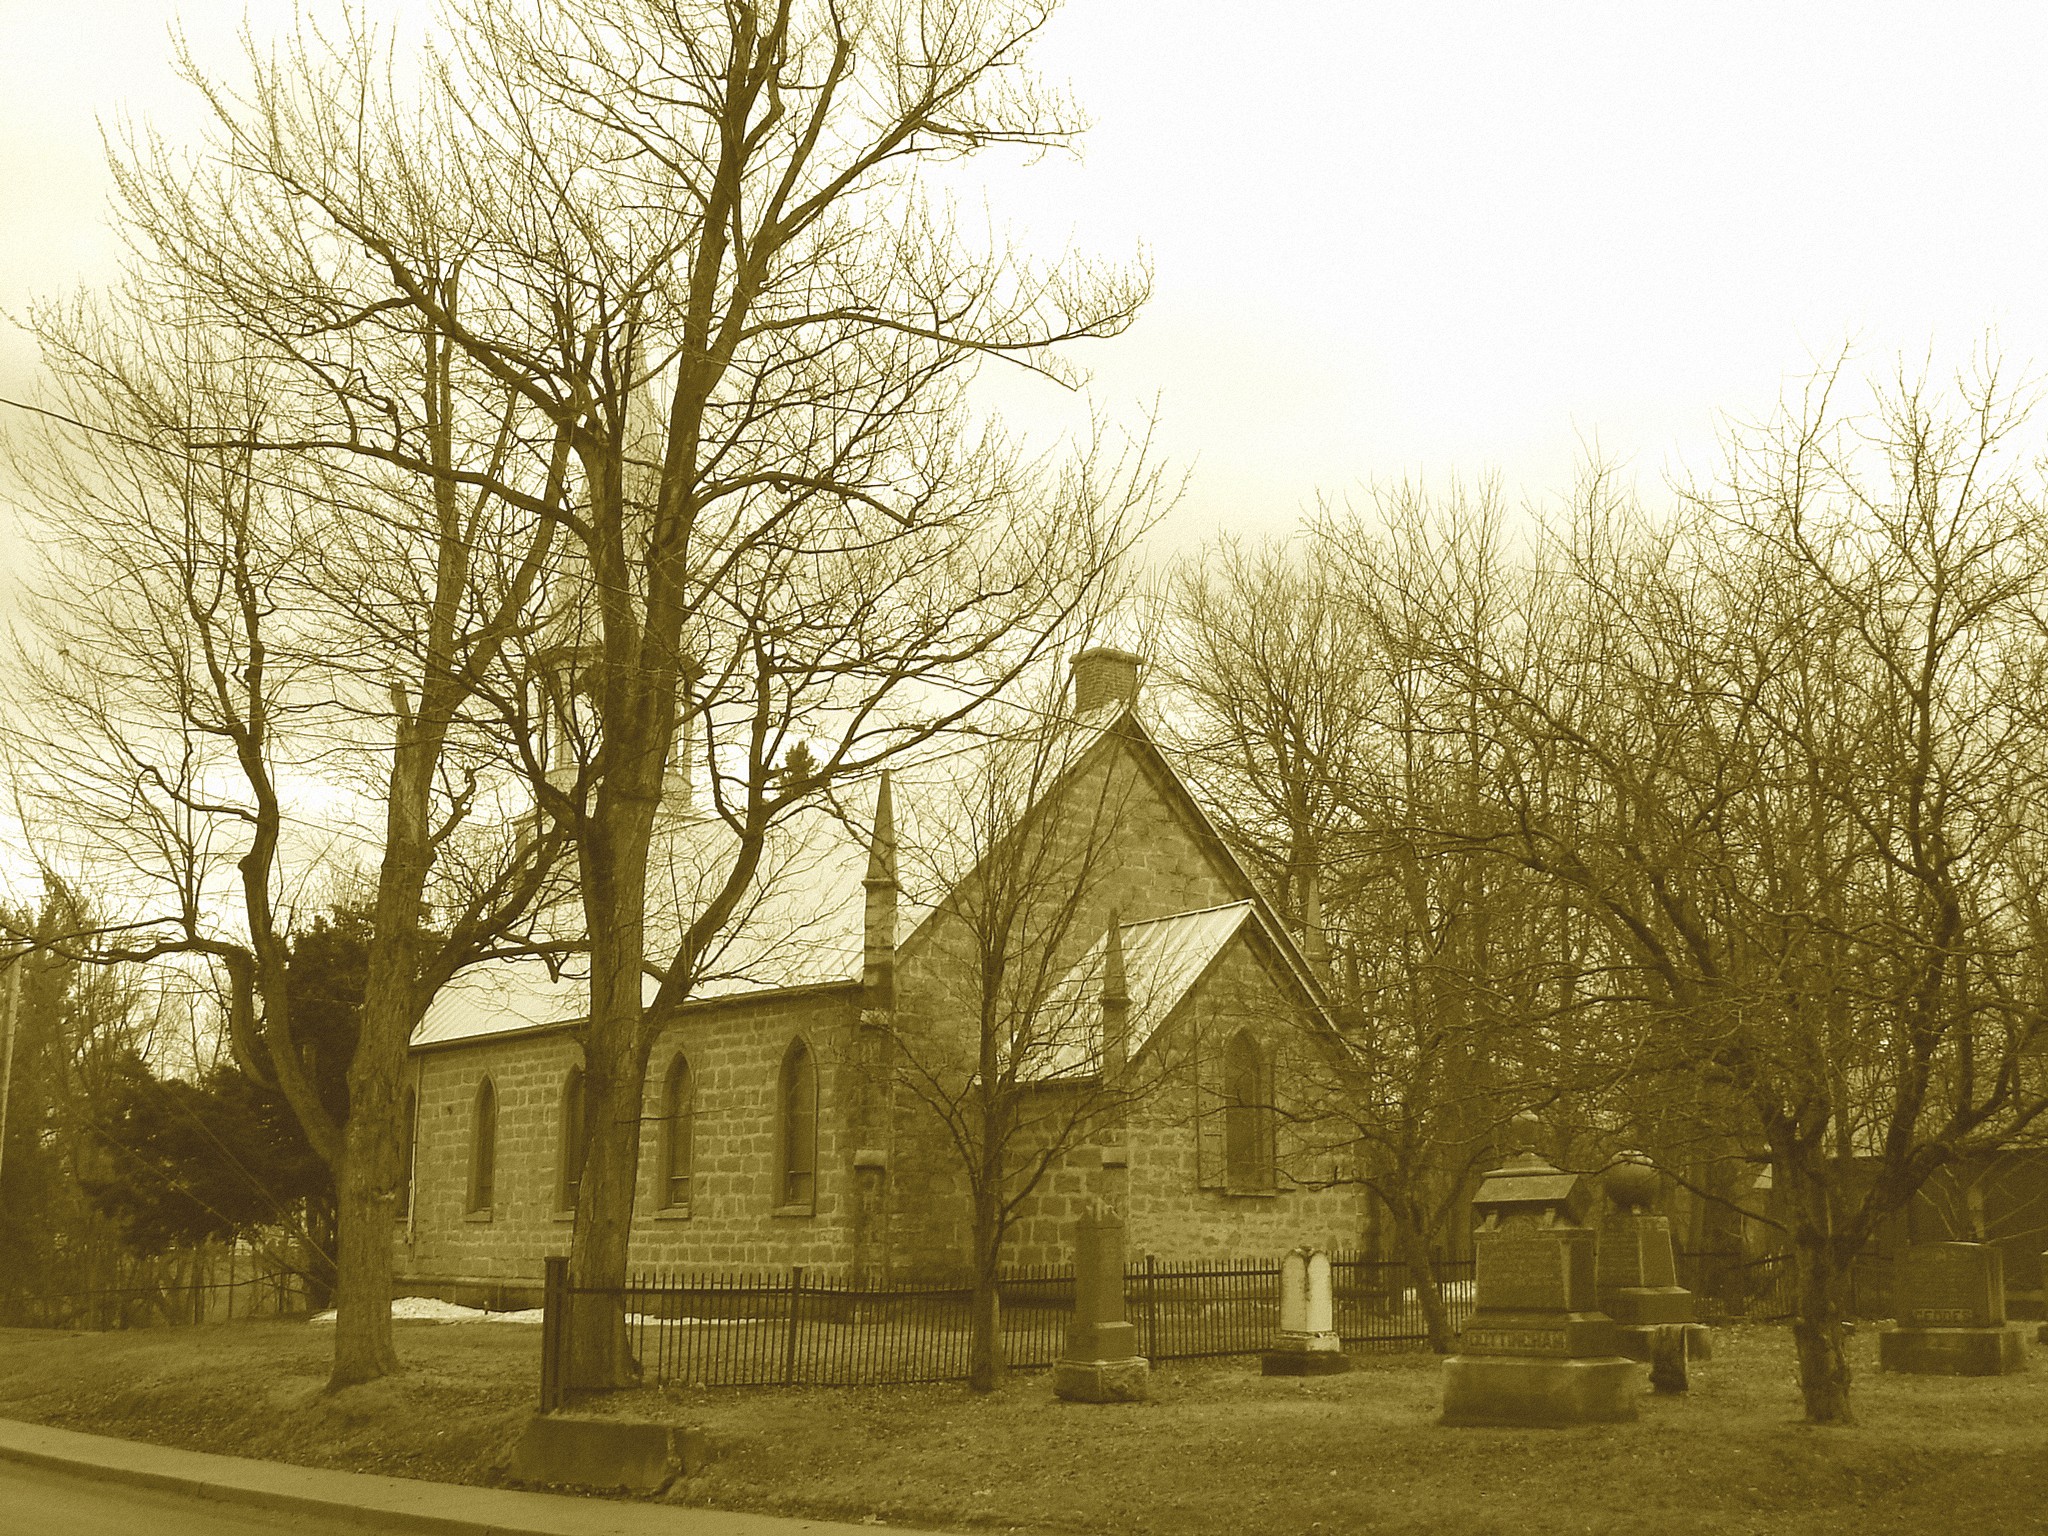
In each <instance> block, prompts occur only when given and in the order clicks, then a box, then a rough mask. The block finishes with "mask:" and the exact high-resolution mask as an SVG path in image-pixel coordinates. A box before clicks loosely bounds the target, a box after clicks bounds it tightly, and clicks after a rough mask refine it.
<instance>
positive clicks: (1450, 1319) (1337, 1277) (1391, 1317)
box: [1330, 1254, 1473, 1349]
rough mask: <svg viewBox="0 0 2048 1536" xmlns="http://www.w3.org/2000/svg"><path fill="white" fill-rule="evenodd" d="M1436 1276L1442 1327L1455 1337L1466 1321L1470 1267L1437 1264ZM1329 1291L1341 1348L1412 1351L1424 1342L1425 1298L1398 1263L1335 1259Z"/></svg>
mask: <svg viewBox="0 0 2048 1536" xmlns="http://www.w3.org/2000/svg"><path fill="white" fill-rule="evenodd" d="M1436 1274H1437V1294H1438V1296H1439V1298H1440V1299H1441V1304H1442V1307H1443V1312H1444V1322H1445V1325H1446V1326H1447V1327H1448V1329H1449V1330H1450V1332H1452V1333H1454V1334H1455V1333H1456V1332H1457V1331H1458V1330H1459V1329H1460V1328H1462V1327H1464V1326H1465V1321H1466V1319H1468V1318H1469V1317H1471V1315H1472V1306H1473V1280H1472V1261H1471V1260H1470V1259H1438V1260H1437V1261H1436ZM1330 1288H1331V1291H1332V1293H1333V1297H1332V1299H1333V1300H1334V1302H1335V1303H1336V1313H1337V1319H1336V1321H1337V1337H1338V1338H1340V1339H1342V1340H1343V1341H1344V1342H1345V1343H1346V1344H1347V1345H1352V1346H1361V1345H1362V1346H1364V1347H1366V1348H1369V1349H1412V1348H1414V1347H1415V1346H1416V1345H1418V1344H1427V1343H1428V1342H1429V1312H1428V1308H1427V1305H1426V1300H1427V1298H1426V1296H1425V1294H1424V1292H1423V1290H1422V1288H1421V1287H1419V1286H1418V1285H1417V1284H1416V1283H1415V1276H1414V1274H1413V1272H1412V1271H1410V1269H1409V1268H1408V1266H1407V1265H1406V1264H1405V1263H1403V1262H1402V1261H1400V1260H1398V1259H1369V1258H1365V1257H1362V1256H1358V1255H1346V1254H1340V1255H1338V1256H1336V1257H1335V1258H1332V1259H1331V1261H1330Z"/></svg>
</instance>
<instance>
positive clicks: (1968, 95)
mask: <svg viewBox="0 0 2048 1536" xmlns="http://www.w3.org/2000/svg"><path fill="white" fill-rule="evenodd" d="M303 4H304V8H305V10H306V11H307V13H308V14H311V15H315V16H317V15H320V14H322V13H323V11H324V10H327V9H330V8H331V7H330V5H329V0H303ZM364 5H365V8H366V9H368V10H369V11H371V12H372V13H384V12H386V11H391V12H395V11H396V10H397V9H398V6H397V4H396V0H364ZM245 9H246V11H247V13H248V15H249V18H250V22H251V25H252V26H253V27H254V28H255V29H256V30H257V31H258V32H259V33H270V32H274V31H276V30H278V29H280V28H282V27H283V26H285V25H286V24H288V23H289V20H290V12H291V8H290V6H288V5H277V4H270V3H266V0H254V3H252V4H249V5H247V6H246V7H245V6H244V5H243V3H242V0H183V3H181V4H179V5H176V6H168V5H163V4H158V3H153V0H75V3H73V4H70V5H56V4H51V3H49V0H35V3H29V0H0V311H6V312H8V313H18V312H19V311H20V309H21V308H22V306H23V305H24V303H25V302H26V301H27V299H28V298H29V297H30V296H31V295H51V294H58V293H62V292H63V291H65V290H67V289H69V288H70V287H72V286H74V285H76V284H78V283H80V282H82V281H92V280H94V279H96V278H101V277H103V276H105V275H106V273H107V272H108V270H109V267H110V263H111V259H112V253H113V250H114V240H113V237H112V236H111V234H110V233H109V232H108V230H107V228H106V223H105V219H106V206H105V200H106V186H107V179H106V176H105V173H104V171H103V169H102V165H101V150H100V139H99V126H98V125H99V124H100V123H103V122H111V121H113V120H114V119H115V118H116V117H118V116H119V115H120V114H122V113H128V114H132V115H134V116H137V117H140V118H146V119H148V120H151V121H153V122H155V123H157V124H159V125H161V126H162V127H163V128H164V129H166V130H167V131H168V132H170V133H171V134H172V135H173V136H174V137H176V136H180V135H189V134H190V133H191V131H192V128H193V125H194V124H195V123H196V120H197V116H196V112H195V110H194V108H193V105H192V103H191V102H190V101H189V99H188V98H187V94H186V93H185V91H184V90H183V88H182V87H180V86H179V85H178V84H177V83H176V82H175V80H174V79H173V77H172V72H171V68H170V62H169V53H170V49H169V45H168V41H167V29H168V27H169V25H170V24H171V22H172V20H173V18H174V17H181V18H182V20H183V23H184V26H185V28H186V30H187V32H188V33H189V35H190V36H191V37H192V39H193V41H194V43H195V45H196V47H197V49H198V51H199V53H200V54H201V56H202V57H203V58H211V59H214V60H217V61H219V63H220V64H221V65H222V67H224V68H227V67H232V65H233V63H234V60H235V52H234V47H233V35H234V31H235V27H236V25H237V23H238V22H239V21H240V19H241V17H242V16H243V14H244V11H245ZM415 9H417V7H415ZM1040 58H1041V62H1042V64H1043V66H1044V68H1045V70H1046V72H1047V73H1049V74H1051V75H1052V76H1054V77H1055V78H1062V79H1068V80H1070V81H1071V83H1072V85H1073V87H1074V89H1075V91H1076V92H1077V94H1078V95H1079V97H1080V98H1081V100H1082V101H1083V102H1084V103H1085V104H1086V105H1087V107H1088V109H1089V111H1090V112H1091V114H1092V115H1093V117H1094V119H1095V124H1096V126H1095V128H1094V130H1093V132H1092V133H1091V135H1090V137H1089V140H1088V149H1087V157H1086V160H1085V162H1084V163H1082V164H1078V165H1066V164H1054V165H1052V166H1049V167H1047V166H1041V167H1038V168H1036V169H1034V170H1032V171H1031V172H1029V173H1028V174H1024V175H1019V176H1016V177H1014V178H1012V177H1004V178H1003V179H1002V180H1001V182H1000V184H999V185H997V186H996V187H995V188H994V190H993V194H992V195H993V199H994V201H995V203H996V204H997V206H998V208H999V211H1001V212H1003V213H1005V214H1007V215H1008V216H1009V217H1011V218H1012V219H1013V220H1014V221H1015V222H1016V223H1017V224H1018V225H1019V226H1020V227H1021V228H1023V229H1024V230H1026V231H1027V232H1028V233H1029V235H1030V237H1031V238H1032V241H1033V243H1034V244H1057V243H1060V242H1062V241H1064V240H1066V239H1067V238H1069V237H1071V238H1072V240H1073V241H1074V242H1075V243H1076V244H1077V245H1078V246H1080V247H1081V248H1083V249H1087V250H1092V251H1097V252H1101V253H1103V254H1108V255H1122V254H1128V253H1130V252H1132V251H1134V250H1135V249H1137V247H1138V246H1139V244H1140V243H1141V242H1142V244H1143V245H1144V247H1145V248H1146V249H1147V250H1148V251H1149V253H1150V256H1151V259H1152V261H1153V263H1154V266H1155V268H1156V274H1157V288H1156V297H1155V298H1154V301H1153V304H1152V306H1151V308H1150V309H1149V311H1148V312H1147V313H1146V315H1145V317H1144V319H1143V320H1142V321H1141V323H1140V324H1139V325H1138V327H1137V328H1136V329H1135V330H1134V331H1133V332H1131V333H1130V334H1129V335H1128V336H1126V337H1125V338H1123V339H1120V340H1118V341H1116V342H1113V343H1110V344H1108V345H1106V346H1102V347H1099V348H1097V349H1095V350H1094V352H1093V353H1092V354H1091V360H1092V362H1093V364H1094V366H1095V369H1096V384H1095V393H1096V397H1097V399H1098V400H1099V401H1100V402H1101V403H1102V404H1103V405H1104V406H1105V407H1107V408H1108V409H1110V410H1111V411H1112V412H1114V413H1120V414H1123V415H1125V416H1129V415H1131V414H1132V413H1133V411H1134V409H1135V407H1136V406H1137V405H1139V404H1140V403H1143V402H1149V401H1152V400H1153V399H1155V398H1156V399H1157V401H1158V403H1159V409H1160V412H1161V420H1162V429H1163V435H1162V441H1163V446H1164V447H1165V449H1166V451H1167V453H1168V454H1169V455H1170V457H1171V458H1173V459H1174V460H1175V461H1176V462H1177V463H1179V464H1180V465H1182V466H1184V467H1189V468H1191V470H1192V480H1191V484H1190V489H1189V493H1188V496H1187V499H1186V502H1185V504H1184V506H1183V508H1182V510H1181V512H1180V513H1179V514H1178V516H1177V518H1176V521H1175V524H1174V526H1173V529H1172V530H1171V532H1172V533H1173V534H1174V535H1175V542H1176V543H1184V542H1185V541H1187V540H1189V539H1192V538H1195V537H1198V536H1200V535H1201V534H1203V533H1205V532H1207V531H1209V530H1212V529H1215V528H1229V529H1233V530H1237V531H1241V532H1246V533H1257V532H1261V531H1265V530H1280V529H1284V528H1285V527H1287V526H1288V525H1289V524H1290V523H1291V522H1292V521H1293V519H1294V518H1295V517H1296V516H1297V514H1298V513H1299V512H1300V511H1301V510H1302V509H1303V508H1304V507H1305V506H1308V505H1311V504H1312V503H1313V502H1314V500H1315V498H1316V497H1317V495H1318V494H1319V493H1324V494H1334V495H1342V494H1344V493H1345V492H1346V491H1347V490H1351V489H1354V488H1355V487H1357V486H1358V485H1359V484H1361V483H1362V482H1365V481H1368V480H1373V479H1384V478H1391V477H1398V476H1401V475H1403V474H1414V473H1424V474H1428V475H1431V476H1443V475H1447V474H1449V473H1453V472H1457V473H1462V474H1465V475H1467V476H1472V475H1477V474H1481V473H1484V472H1487V471H1498V472H1499V473H1500V474H1501V475H1502V476H1503V477H1504V478H1505V479H1506V481H1507V483H1508V485H1509V487H1510V489H1511V490H1512V491H1515V492H1518V493H1528V494H1541V493H1543V492H1546V491H1551V490H1555V489H1557V488H1559V487H1560V486H1561V485H1562V484H1563V483H1564V482H1565V481H1567V480H1568V478H1569V475H1570V469H1571V464H1572V461H1573V459H1574V456H1575V455H1576V454H1577V452H1578V451H1579V445H1580V444H1581V442H1582V441H1587V440H1592V439H1594V438H1597V439H1598V441H1599V442H1600V443H1601V445H1602V446H1603V447H1604V448H1605V449H1606V450H1607V451H1608V452H1609V453H1611V454H1620V455H1623V456H1625V457H1626V458H1627V459H1628V460H1629V461H1630V462H1631V463H1632V464H1633V465H1634V467H1635V470H1636V473H1637V476H1638V478H1639V480H1640V481H1641V482H1642V483H1644V484H1645V485H1646V486H1654V485H1655V484H1656V483H1657V482H1658V480H1659V479H1660V477H1661V476H1662V474H1663V473H1664V472H1665V471H1666V470H1667V469H1668V468H1670V467H1672V466H1673V465H1674V464H1676V463H1680V462H1684V463H1694V464H1701V465H1704V463H1705V462H1706V459H1707V457H1708V450H1709V447H1710V444H1711V441H1712V431H1713V422H1714V416H1715V413H1716V412H1717V410H1724V409H1732V410H1738V411H1755V410H1759V409H1762V408H1765V407H1767V406H1768V405H1769V404H1770V402H1771V401H1772V400H1773V399H1774V398H1775V396H1776V394H1777V391H1778V389H1779V387H1780V385H1781V383H1782V381H1783V380H1785V379H1786V378H1787V377H1789V376H1794V375H1797V374H1799V373H1800V372H1802V371H1804V370H1806V369H1808V368H1810V367H1811V365H1812V364H1813V362H1814V360H1815V359H1816V358H1819V357H1824V356H1826V355H1828V354H1831V353H1832V352H1833V351H1835V350H1836V349H1837V348H1839V347H1840V346H1841V345H1842V343H1843V342H1844V341H1849V340H1853V341H1855V342H1857V343H1858V344H1859V346H1860V349H1861V351H1862V353H1863V354H1864V356H1865V357H1866V358H1867V359H1868V360H1869V361H1870V362H1872V363H1873V364H1875V365H1879V366H1882V365H1884V364H1885V363H1886V362H1887V360H1888V359H1890V358H1892V357H1894V356H1896V355H1897V354H1898V353H1899V352H1901V351H1902V350H1903V351H1905V352H1907V353H1910V354H1913V355H1915V356H1921V355H1924V354H1925V353H1926V352H1927V351H1928V349H1929V348H1930V347H1932V348H1933V349H1934V350H1935V352H1936V354H1937V356H1939V357H1941V358H1945V359H1955V358H1960V357H1966V356H1967V354H1968V352H1969V350H1970V348H1971V347H1972V345H1973V344H1974V343H1976V342H1977V341H1978V340H1979V339H1981V337H1982V336H1983V335H1984V334H1985V332H1986V331H1987V330H1991V331H1995V333H1996V335H1997V337H1998V340H1999V343H2000V345H2001V346H2002V348H2003V350H2004V352H2005V354H2006V356H2007V358H2008V359H2009V360H2011V361H2017V362H2027V363H2035V362H2042V361H2048V293H2044V289H2043V285H2042V283H2041V280H2040V270H2039V269H2040V263H2041V257H2042V254H2043V251H2044V246H2048V241H2044V235H2048V198H2044V196H2043V192H2044V185H2043V183H2044V177H2043V169H2044V166H2043V161H2044V155H2048V132H2044V128H2048V123H2044V116H2048V92H2044V91H2043V90H2042V88H2041V83H2040V82H2041V79H2042V76H2043V69H2044V65H2048V6H2041V5H2038V4H2033V5H2010V6H1997V7H1994V6H1968V5H1962V4H1957V3H1954V0H1948V3H1944V4H1941V5H1938V6H1937V5H1929V4H1926V3H1924V0H1923V3H1919V4H1914V5H1894V6H1880V5H1874V4H1869V3H1859V4H1855V5H1848V4H1837V5H1822V4H1804V5H1786V4H1783V3H1782V0H1779V3H1772V4H1758V5H1735V4H1729V3H1727V0H1717V3H1716V4H1713V5H1711V6H1691V7H1680V6H1669V5H1646V4H1642V3H1640V0H1631V3H1622V4H1611V5H1563V4H1521V5H1509V4H1505V3H1503V4H1498V5H1485V6H1472V5H1464V6H1461V5H1454V4H1430V5H1417V6H1404V7H1392V6H1378V5H1368V4H1357V3H1323V4H1281V3H1274V0H1262V3H1259V4H1247V3H1244V0H1237V3H1234V4H1227V5H1226V4H1199V3H1194V0H1071V3H1070V5H1069V7H1068V9H1067V11H1066V12H1065V13H1064V14H1063V15H1062V16H1061V17H1060V18H1059V20H1058V21H1057V22H1056V24H1055V26H1054V28H1053V29H1052V30H1051V31H1050V32H1049V33H1048V35H1047V36H1046V38H1045V41H1044V47H1043V49H1042V52H1041V55H1040ZM35 366H36V364H35V358H34V355H33V352H32V350H31V349H30V348H29V347H28V345H27V344H26V342H25V340H24V338H23V337H22V336H21V335H20V334H19V333H18V332H15V331H13V330H12V329H11V328H8V329H5V330H4V331H0V394H5V395H9V396H13V397H17V398H18V397H20V396H22V395H23V394H24V393H25V392H28V391H30V390H31V389H32V388H33V374H34V370H35ZM6 410H7V408H6V407H0V412H5V411H6Z"/></svg>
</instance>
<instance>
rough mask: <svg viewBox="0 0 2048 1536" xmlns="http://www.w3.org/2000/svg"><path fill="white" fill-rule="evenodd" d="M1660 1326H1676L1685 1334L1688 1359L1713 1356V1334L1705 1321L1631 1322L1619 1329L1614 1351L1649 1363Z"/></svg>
mask: <svg viewBox="0 0 2048 1536" xmlns="http://www.w3.org/2000/svg"><path fill="white" fill-rule="evenodd" d="M1662 1328H1676V1329H1677V1330H1679V1332H1681V1333H1683V1334H1684V1335H1685V1358H1686V1359H1688V1360H1711V1359H1713V1358H1714V1335H1713V1332H1712V1330H1711V1329H1709V1328H1708V1327H1707V1325H1706V1324H1705V1323H1655V1324H1648V1325H1636V1324H1631V1325H1628V1326H1625V1327H1623V1328H1622V1329H1620V1330H1619V1331H1620V1334H1621V1339H1620V1343H1619V1345H1618V1346H1617V1350H1616V1352H1617V1353H1618V1354H1623V1355H1626V1356H1628V1358H1629V1359H1631V1360H1636V1361H1640V1362H1641V1363H1643V1364H1644V1365H1647V1364H1649V1363H1650V1356H1651V1355H1652V1354H1653V1353H1654V1345H1655V1343H1656V1338H1657V1332H1658V1330H1659V1329H1662Z"/></svg>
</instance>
